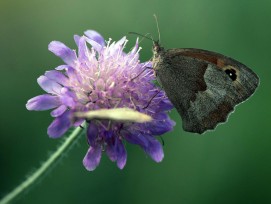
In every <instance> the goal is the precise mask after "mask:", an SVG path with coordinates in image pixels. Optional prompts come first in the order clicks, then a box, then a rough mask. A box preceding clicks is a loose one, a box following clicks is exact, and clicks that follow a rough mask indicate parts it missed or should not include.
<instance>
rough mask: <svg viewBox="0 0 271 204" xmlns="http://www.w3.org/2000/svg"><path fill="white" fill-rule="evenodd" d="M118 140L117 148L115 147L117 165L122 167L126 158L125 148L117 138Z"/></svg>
mask: <svg viewBox="0 0 271 204" xmlns="http://www.w3.org/2000/svg"><path fill="white" fill-rule="evenodd" d="M117 141H118V145H117V146H118V148H117V165H118V167H119V168H120V169H123V168H124V166H125V164H126V160H127V153H126V149H125V147H124V145H123V143H122V141H121V140H119V139H117Z"/></svg>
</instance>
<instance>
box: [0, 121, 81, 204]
mask: <svg viewBox="0 0 271 204" xmlns="http://www.w3.org/2000/svg"><path fill="white" fill-rule="evenodd" d="M84 126H85V125H84ZM81 130H82V128H80V127H77V128H76V129H75V130H74V131H73V132H72V133H71V134H70V136H68V137H67V138H66V140H65V141H64V143H63V144H61V145H60V147H59V148H58V149H57V150H56V151H55V152H54V153H53V154H52V155H51V156H50V157H49V158H48V159H47V161H46V162H44V163H43V164H42V165H41V167H40V168H38V169H37V170H36V171H35V172H34V173H33V174H32V175H31V176H30V177H28V178H27V179H26V180H25V181H24V182H23V183H21V184H20V185H19V186H17V187H16V188H15V189H13V191H11V192H10V193H9V194H7V195H6V196H5V197H4V198H2V199H1V200H0V204H7V203H10V202H11V201H12V200H14V199H15V198H16V197H17V196H18V195H20V194H21V193H22V192H23V191H24V190H26V189H27V188H29V187H30V186H31V185H33V184H34V183H35V181H37V179H38V178H40V177H41V176H42V175H43V174H44V173H45V172H46V171H47V170H48V169H49V168H50V167H51V166H52V165H53V164H54V163H55V162H56V161H57V160H58V158H60V157H61V156H62V155H63V152H64V151H65V150H66V149H67V148H68V147H70V145H71V144H72V143H73V141H74V140H75V139H76V138H77V137H78V135H79V133H80V132H81Z"/></svg>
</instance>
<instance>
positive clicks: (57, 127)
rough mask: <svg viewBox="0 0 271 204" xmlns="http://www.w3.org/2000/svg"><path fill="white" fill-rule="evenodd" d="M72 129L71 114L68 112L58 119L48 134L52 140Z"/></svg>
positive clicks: (50, 127) (48, 130)
mask: <svg viewBox="0 0 271 204" xmlns="http://www.w3.org/2000/svg"><path fill="white" fill-rule="evenodd" d="M70 127H71V112H70V111H66V112H65V113H64V114H62V115H61V116H60V117H57V118H56V119H55V120H54V121H53V122H52V123H51V125H50V126H49V127H48V129H47V133H48V135H49V136H50V137H52V138H58V137H60V136H62V135H63V134H64V133H65V132H66V131H67V130H68V129H69V128H70Z"/></svg>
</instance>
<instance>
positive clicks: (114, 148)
mask: <svg viewBox="0 0 271 204" xmlns="http://www.w3.org/2000/svg"><path fill="white" fill-rule="evenodd" d="M106 153H107V155H108V157H109V159H110V160H111V161H117V166H118V167H119V168H120V169H123V167H124V166H125V164H126V160H127V154H126V150H125V147H124V145H123V143H122V141H121V140H120V139H119V138H117V137H112V138H110V139H109V140H108V141H107V147H106Z"/></svg>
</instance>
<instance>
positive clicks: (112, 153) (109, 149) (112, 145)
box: [106, 138, 118, 162]
mask: <svg viewBox="0 0 271 204" xmlns="http://www.w3.org/2000/svg"><path fill="white" fill-rule="evenodd" d="M116 147H117V143H116V139H114V138H110V139H109V140H107V146H106V154H107V156H108V157H109V159H110V160H111V161H113V162H114V161H116V160H117V158H118V157H117V151H116V149H117V148H116Z"/></svg>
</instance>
